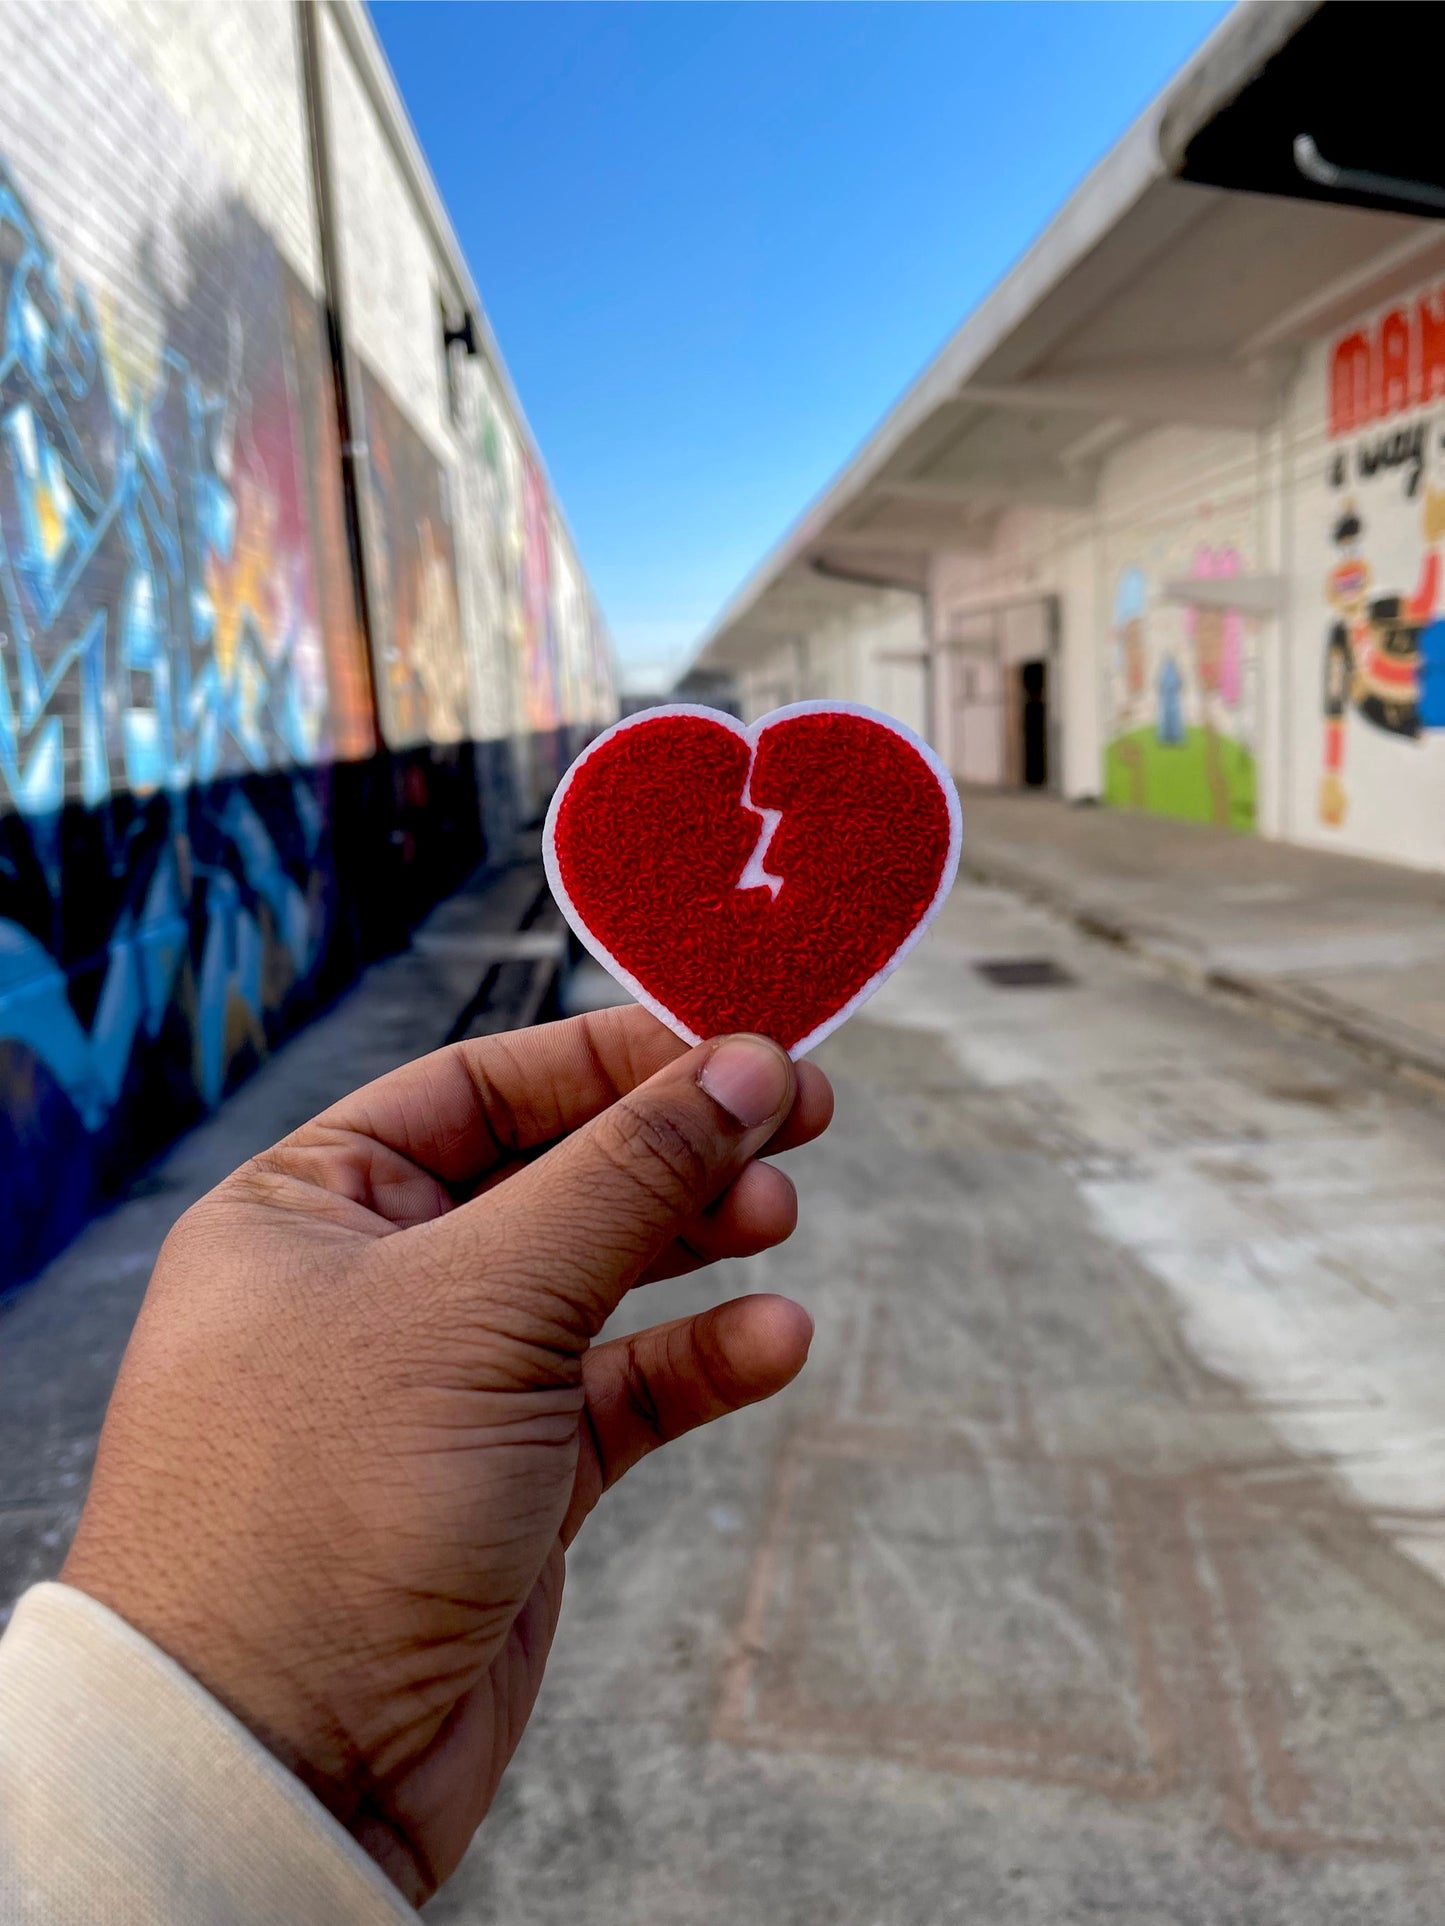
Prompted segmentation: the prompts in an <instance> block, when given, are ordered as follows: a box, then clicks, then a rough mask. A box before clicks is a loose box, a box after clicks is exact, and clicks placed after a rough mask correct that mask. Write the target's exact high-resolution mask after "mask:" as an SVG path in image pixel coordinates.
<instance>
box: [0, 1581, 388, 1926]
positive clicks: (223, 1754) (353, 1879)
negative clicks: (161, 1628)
mask: <svg viewBox="0 0 1445 1926" xmlns="http://www.w3.org/2000/svg"><path fill="white" fill-rule="evenodd" d="M415 1919H416V1914H415V1913H414V1912H413V1911H412V1909H411V1907H410V1906H408V1905H407V1903H406V1902H405V1900H403V1898H402V1897H401V1895H400V1893H398V1892H397V1890H396V1888H395V1887H394V1886H393V1885H392V1884H391V1882H390V1881H389V1880H388V1879H387V1878H386V1877H385V1875H384V1874H383V1873H382V1872H381V1871H380V1869H379V1868H378V1867H377V1866H376V1865H375V1863H374V1862H373V1861H372V1860H371V1859H369V1858H368V1857H367V1855H366V1854H365V1853H364V1852H363V1851H362V1850H361V1848H360V1847H359V1846H358V1845H357V1844H356V1842H355V1840H354V1839H352V1837H351V1836H350V1834H349V1833H348V1832H346V1831H345V1830H344V1828H343V1827H341V1826H340V1825H338V1824H337V1822H336V1820H334V1819H333V1818H332V1817H331V1814H330V1813H329V1812H327V1811H326V1810H325V1808H324V1807H323V1806H322V1805H321V1804H320V1803H319V1801H318V1800H316V1799H315V1798H313V1797H312V1795H311V1793H309V1792H308V1791H307V1790H306V1788H305V1786H303V1785H302V1783H301V1781H300V1780H299V1779H297V1778H296V1777H295V1776H294V1775H293V1774H292V1773H290V1772H288V1771H287V1770H286V1768H285V1767H284V1766H283V1765H282V1764H281V1762H280V1760H279V1759H277V1758H276V1757H275V1756H274V1755H273V1754H272V1753H270V1752H268V1751H267V1750H266V1748H265V1747H264V1746H263V1745H262V1744H261V1743H260V1741H259V1740H258V1739H256V1738H255V1737H254V1736H253V1735H252V1734H251V1733H250V1732H248V1731H247V1729H246V1727H245V1726H243V1725H242V1724H241V1723H240V1721H239V1720H238V1719H235V1718H233V1717H232V1716H231V1714H230V1713H229V1712H227V1711H226V1710H225V1708H224V1707H223V1706H221V1705H219V1704H218V1703H217V1702H216V1700H215V1699H213V1698H212V1697H211V1696H210V1694H209V1693H208V1692H206V1691H205V1690H204V1688H203V1687H201V1686H200V1685H198V1684H197V1682H196V1681H195V1680H194V1679H193V1678H192V1677H191V1676H190V1674H189V1673H188V1672H185V1671H183V1670H182V1668H181V1667H180V1666H179V1665H177V1664H176V1663H175V1661H174V1660H173V1659H169V1658H167V1657H166V1655H165V1653H164V1652H162V1651H160V1650H159V1649H158V1648H157V1647H156V1646H154V1645H152V1644H151V1642H150V1640H149V1639H147V1638H143V1637H142V1636H141V1634H140V1633H139V1632H137V1631H136V1630H135V1629H134V1628H133V1627H132V1626H130V1625H127V1624H126V1622H125V1621H124V1619H121V1618H118V1617H117V1616H116V1615H115V1613H114V1612H111V1611H108V1610H107V1609H106V1607H105V1606H104V1605H101V1604H98V1603H97V1601H96V1600H95V1599H93V1598H90V1597H89V1596H87V1594H85V1593H84V1592H78V1591H74V1590H72V1589H71V1588H70V1587H69V1586H68V1585H36V1586H35V1587H34V1588H33V1589H32V1590H30V1591H28V1592H27V1593H26V1594H25V1596H24V1597H23V1598H22V1599H21V1601H20V1603H19V1604H18V1605H17V1606H16V1608H15V1615H14V1617H13V1619H12V1620H11V1622H10V1627H9V1629H8V1630H7V1632H6V1633H5V1636H4V1638H3V1639H0V1926H20V1923H21V1922H24V1923H25V1926H31V1922H33V1923H34V1926H142V1923H143V1922H144V1926H160V1923H161V1922H165V1926H192V1923H193V1922H194V1926H270V1922H275V1926H298V1922H300V1921H303V1920H304V1921H305V1922H306V1926H332V1922H335V1926H396V1922H397V1921H398V1920H411V1921H415Z"/></svg>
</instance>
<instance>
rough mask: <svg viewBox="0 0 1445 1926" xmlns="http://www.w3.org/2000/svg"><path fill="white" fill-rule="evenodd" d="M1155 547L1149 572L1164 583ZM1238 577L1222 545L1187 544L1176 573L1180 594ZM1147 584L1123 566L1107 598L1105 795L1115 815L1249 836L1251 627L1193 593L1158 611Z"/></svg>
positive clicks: (1232, 551) (1210, 598)
mask: <svg viewBox="0 0 1445 1926" xmlns="http://www.w3.org/2000/svg"><path fill="white" fill-rule="evenodd" d="M1172 559H1174V557H1173V555H1172V554H1171V553H1170V549H1169V548H1168V547H1167V546H1165V545H1163V544H1161V545H1160V548H1159V553H1158V555H1157V556H1156V557H1155V558H1153V559H1152V561H1151V570H1152V569H1153V568H1155V567H1156V566H1157V567H1158V568H1159V569H1160V570H1161V572H1162V573H1163V574H1164V575H1165V577H1166V579H1168V563H1169V561H1170V560H1172ZM1243 572H1244V563H1243V558H1242V556H1241V553H1240V550H1239V548H1238V547H1237V546H1235V544H1233V543H1231V542H1218V543H1211V542H1208V541H1196V543H1195V545H1194V548H1193V552H1192V553H1191V554H1190V556H1189V559H1188V565H1187V568H1186V569H1184V570H1183V571H1182V574H1183V576H1184V578H1185V582H1186V584H1187V583H1189V582H1198V583H1201V584H1203V583H1209V584H1210V585H1211V587H1213V585H1215V584H1220V583H1227V582H1229V581H1230V580H1232V579H1233V578H1235V577H1236V576H1239V575H1241V574H1242V573H1243ZM1150 581H1151V576H1150V574H1147V573H1146V571H1145V569H1144V568H1143V567H1142V566H1141V565H1140V564H1139V563H1137V562H1130V563H1128V564H1127V565H1126V566H1125V567H1123V568H1122V569H1121V570H1120V571H1119V574H1118V576H1117V579H1116V583H1115V590H1114V609H1113V624H1112V636H1111V642H1110V669H1109V677H1108V703H1109V716H1110V727H1109V730H1108V740H1107V743H1106V747H1105V751H1104V794H1105V798H1106V800H1107V801H1109V802H1111V803H1113V804H1115V805H1116V806H1118V807H1120V808H1126V809H1146V810H1152V811H1155V812H1157V813H1159V814H1161V815H1166V816H1179V817H1183V818H1185V819H1186V820H1189V821H1194V822H1208V823H1217V824H1219V825H1221V826H1223V827H1229V828H1233V829H1252V828H1253V827H1254V818H1255V761H1254V750H1253V746H1252V737H1253V720H1254V717H1253V710H1254V688H1253V682H1254V662H1253V650H1252V635H1251V623H1250V621H1249V619H1248V618H1247V617H1246V616H1245V615H1244V614H1243V613H1242V612H1241V611H1240V610H1239V609H1237V608H1231V607H1230V606H1229V603H1228V599H1227V595H1226V597H1224V598H1223V599H1220V598H1218V597H1216V596H1215V595H1213V594H1207V595H1206V594H1205V593H1201V594H1200V596H1199V598H1198V599H1197V600H1190V599H1182V598H1183V597H1187V595H1188V589H1187V587H1186V588H1184V589H1183V590H1182V591H1180V592H1179V598H1176V599H1173V600H1170V601H1169V602H1164V601H1163V600H1162V599H1160V598H1159V597H1157V596H1156V595H1154V594H1153V593H1151V587H1150Z"/></svg>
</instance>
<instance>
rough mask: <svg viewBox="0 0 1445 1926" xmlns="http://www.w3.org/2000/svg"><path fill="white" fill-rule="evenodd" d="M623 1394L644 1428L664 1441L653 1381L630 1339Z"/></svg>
mask: <svg viewBox="0 0 1445 1926" xmlns="http://www.w3.org/2000/svg"><path fill="white" fill-rule="evenodd" d="M622 1395H623V1397H624V1398H625V1399H626V1401H627V1408H628V1410H629V1411H630V1412H631V1413H632V1414H633V1416H634V1417H635V1418H636V1419H637V1420H638V1422H639V1423H640V1424H641V1425H642V1426H643V1428H644V1429H645V1430H646V1431H647V1432H648V1433H649V1434H650V1436H651V1437H653V1438H654V1439H655V1440H656V1441H657V1442H658V1443H659V1444H661V1443H663V1442H664V1440H665V1437H666V1433H665V1431H664V1428H663V1423H662V1411H661V1408H660V1406H659V1405H658V1401H657V1394H656V1392H655V1391H654V1390H653V1388H652V1381H651V1379H650V1378H649V1377H648V1375H647V1367H646V1366H645V1365H644V1364H643V1362H642V1358H641V1356H640V1355H639V1353H638V1347H637V1345H636V1343H635V1342H634V1341H633V1340H631V1339H629V1340H628V1343H627V1349H626V1351H625V1352H624V1353H623V1359H622Z"/></svg>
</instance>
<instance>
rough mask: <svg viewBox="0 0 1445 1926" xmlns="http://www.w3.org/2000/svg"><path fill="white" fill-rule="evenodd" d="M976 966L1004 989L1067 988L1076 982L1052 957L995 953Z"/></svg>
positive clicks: (988, 978)
mask: <svg viewBox="0 0 1445 1926" xmlns="http://www.w3.org/2000/svg"><path fill="white" fill-rule="evenodd" d="M973 967H974V968H975V969H976V970H977V971H978V973H979V975H980V976H982V977H986V978H987V980H988V981H989V982H990V983H993V984H996V985H997V987H998V988H999V989H1000V990H1067V989H1072V988H1073V985H1074V982H1075V978H1073V977H1072V976H1070V975H1069V972H1068V971H1067V970H1066V969H1064V968H1063V967H1062V966H1061V965H1060V964H1058V963H1056V962H1055V961H1054V959H1053V958H1052V957H1051V956H991V957H988V958H986V959H985V961H983V962H982V963H975V964H974V966H973Z"/></svg>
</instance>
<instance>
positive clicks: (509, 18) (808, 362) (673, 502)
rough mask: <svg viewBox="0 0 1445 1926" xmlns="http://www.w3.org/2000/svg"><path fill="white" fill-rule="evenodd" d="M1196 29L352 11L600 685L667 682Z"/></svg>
mask: <svg viewBox="0 0 1445 1926" xmlns="http://www.w3.org/2000/svg"><path fill="white" fill-rule="evenodd" d="M1227 11H1228V9H1227V7H1226V6H1223V5H1219V4H1209V3H1207V0H1190V3H1189V4H1176V3H1175V0H1133V3H1132V4H1105V3H1104V0H1072V3H1070V4H1062V5H1059V4H1045V3H1044V0H1035V3H1034V4H1018V3H1015V4H983V3H982V0H978V3H975V4H958V3H955V4H921V3H920V0H853V4H846V5H845V4H840V3H839V0H813V3H812V4H807V3H804V4H799V3H797V0H773V4H767V5H758V4H753V5H747V4H745V5H734V4H723V3H721V0H700V3H699V4H692V5H676V4H673V5H667V4H654V3H653V0H634V3H633V4H616V3H614V4H601V5H596V4H580V3H577V0H567V3H565V4H563V3H558V0H552V3H550V4H536V3H534V0H517V3H516V4H511V5H499V4H491V5H470V6H464V5H455V4H448V3H447V0H373V4H372V14H373V17H374V18H375V21H376V24H377V27H378V29H379V31H380V34H381V37H382V40H383V42H384V43H385V46H386V50H387V53H388V55H389V56H390V59H391V62H392V65H393V67H394V68H395V70H396V74H397V78H398V80H399V81H400V83H401V88H402V92H403V93H404V95H405V96H406V101H407V105H408V107H409V108H410V110H411V114H412V117H413V119H414V120H415V122H416V126H417V130H418V132H419V134H420V136H421V141H422V145H423V146H424V147H425V149H426V152H427V155H428V158H429V159H430V161H431V165H432V168H433V170H434V172H435V174H436V177H437V180H438V182H439V184H440V186H441V190H442V193H443V195H444V196H445V199H446V201H447V205H448V207H449V208H450V210H451V215H452V219H453V221H454V223H455V225H456V229H457V232H458V234H459V235H460V237H461V241H462V245H463V247H464V248H465V249H466V251H467V255H468V258H469V260H470V262H471V267H472V271H473V274H474V275H475V277H476V281H477V285H478V286H479V287H480V289H481V291H482V298H483V300H484V301H485V303H486V306H487V311H488V314H489V315H490V317H491V320H492V324H493V327H494V328H495V330H496V333H497V336H498V338H499V340H500V343H501V347H502V352H503V354H504V356H505V357H506V361H507V365H508V367H509V369H510V370H511V374H512V378H513V380H514V382H515V384H516V387H517V391H518V393H519V394H520V396H521V399H522V404H523V406H524V407H525V409H526V411H527V415H528V419H529V420H530V422H531V425H532V429H533V432H534V434H535V435H536V437H537V441H538V443H539V445H540V447H541V450H542V454H543V456H544V458H545V460H546V463H547V466H548V468H549V470H550V471H551V474H552V477H553V480H554V482H555V484H556V487H557V490H558V493H559V494H560V496H561V499H562V503H563V506H564V508H565V510H566V513H567V517H568V520H569V522H570V523H571V526H572V529H573V533H574V534H575V536H576V539H577V543H578V546H579V548H580V550H581V553H582V560H583V563H584V565H585V567H586V569H587V572H588V574H589V576H590V577H591V579H592V582H593V584H594V586H595V588H596V590H597V594H598V597H599V599H600V601H601V603H602V607H603V609H604V611H605V612H606V615H607V618H608V621H609V623H610V625H611V628H612V631H613V634H614V636H615V638H616V640H617V644H618V650H619V654H620V656H621V658H622V664H623V673H624V681H625V682H628V683H630V684H634V685H638V686H641V685H644V684H646V685H650V686H661V684H662V683H663V682H664V681H665V680H666V679H667V677H668V675H669V673H670V672H671V671H673V670H675V669H676V668H677V667H678V666H679V665H680V663H681V662H682V661H683V660H684V659H685V657H686V655H687V652H688V650H689V648H690V646H691V645H692V643H693V642H694V641H695V640H696V639H697V637H698V636H699V634H700V633H701V631H702V630H703V629H704V628H705V627H706V625H707V623H708V622H709V621H710V620H711V618H712V617H713V616H714V615H715V614H716V612H717V610H718V609H719V607H720V606H721V605H722V603H723V602H724V601H725V600H726V599H727V597H728V596H729V595H730V594H731V593H732V591H733V590H734V589H735V588H736V587H737V586H738V584H739V583H740V582H741V581H742V580H743V578H744V577H745V576H746V575H747V574H749V573H750V571H751V570H752V569H753V568H754V567H755V566H756V564H757V563H758V562H759V561H760V560H761V559H762V557H763V555H764V554H765V552H766V551H767V550H768V549H769V548H770V547H772V545H773V544H774V542H776V541H777V540H778V538H779V537H780V536H781V535H782V533H783V531H784V530H785V528H786V527H787V526H788V524H789V523H791V522H792V521H793V520H795V519H796V517H797V516H798V515H799V514H800V513H801V511H802V509H803V508H804V506H805V505H806V503H807V502H808V501H809V500H810V498H811V497H812V496H814V495H815V494H817V493H818V491H819V490H820V489H821V488H823V487H824V486H825V484H826V483H827V482H828V480H829V478H830V477H831V476H832V475H833V474H834V473H835V472H836V471H837V469H839V468H840V467H841V466H842V465H843V463H844V462H845V461H846V460H847V459H848V457H849V455H850V454H851V453H852V452H853V450H854V449H855V448H856V447H857V446H858V445H859V443H860V442H862V441H863V440H865V439H866V437H867V435H868V434H869V432H870V431H871V430H872V428H873V427H874V425H875V424H876V423H877V422H878V420H879V419H880V418H881V417H882V416H883V415H884V414H886V412H887V411H888V409H889V408H890V407H891V405H892V404H893V402H894V401H895V400H896V399H897V398H898V396H899V394H900V393H902V391H903V390H904V389H905V388H906V387H907V386H908V385H909V383H910V382H911V381H912V379H913V377H914V376H915V375H916V374H917V372H918V371H919V369H920V368H921V367H922V366H923V364H924V362H925V361H926V360H927V359H928V358H929V357H930V356H931V355H932V354H933V353H934V352H935V351H936V350H937V349H938V348H939V347H940V346H941V344H942V343H943V342H944V340H946V339H947V337H948V336H949V335H950V334H951V333H952V332H953V330H954V328H955V327H957V325H958V323H959V322H960V321H961V320H962V319H963V317H964V315H965V314H966V313H967V312H968V311H969V309H970V308H972V307H973V306H974V305H975V304H976V303H977V302H978V301H979V299H980V298H981V297H982V296H983V295H984V294H985V293H986V292H987V290H988V289H989V287H990V286H991V285H992V284H993V283H994V282H995V281H996V280H997V279H998V278H999V276H1000V275H1001V274H1003V273H1004V272H1005V271H1006V269H1007V268H1008V267H1009V265H1010V263H1011V262H1012V261H1013V260H1014V259H1015V258H1016V257H1017V256H1018V255H1019V254H1020V253H1021V252H1022V251H1023V249H1024V248H1025V247H1026V246H1027V245H1028V243H1029V241H1030V240H1031V239H1032V237H1033V236H1034V235H1035V234H1036V233H1037V232H1038V230H1039V228H1040V227H1042V226H1043V225H1044V224H1045V222H1046V221H1047V220H1048V218H1049V216H1050V215H1051V214H1052V213H1053V212H1054V210H1055V209H1056V208H1057V207H1058V206H1059V204H1060V203H1061V202H1062V201H1063V200H1064V199H1065V197H1066V196H1067V195H1068V193H1069V192H1070V190H1071V189H1072V188H1073V187H1074V186H1075V184H1076V183H1077V182H1078V181H1079V179H1080V178H1081V177H1082V176H1083V175H1084V174H1085V173H1086V172H1087V171H1088V169H1089V167H1090V166H1091V165H1092V163H1093V162H1094V161H1095V160H1097V159H1098V158H1099V156H1100V155H1101V154H1103V153H1104V152H1105V151H1106V150H1107V149H1108V148H1109V147H1110V146H1112V144H1113V142H1114V141H1115V140H1116V139H1117V138H1118V136H1119V135H1120V134H1121V133H1122V132H1123V131H1124V129H1125V127H1127V126H1128V124H1129V122H1130V121H1131V120H1132V119H1133V118H1134V116H1135V115H1136V114H1137V113H1138V112H1139V111H1140V110H1141V108H1143V107H1144V106H1145V104H1146V103H1147V102H1148V100H1149V99H1150V98H1151V96H1152V95H1153V94H1155V93H1156V92H1157V91H1158V90H1159V88H1160V87H1162V86H1163V84H1164V83H1165V82H1166V81H1167V80H1168V78H1169V76H1170V75H1171V74H1172V73H1173V72H1174V71H1175V69H1176V68H1177V67H1178V66H1180V64H1181V63H1182V62H1183V61H1184V60H1185V59H1186V58H1187V57H1188V55H1189V54H1190V53H1191V52H1192V51H1193V50H1194V48H1195V47H1196V46H1197V45H1198V44H1199V42H1200V41H1201V40H1203V39H1204V37H1205V36H1206V34H1207V33H1208V32H1209V31H1210V29H1211V28H1212V27H1213V26H1214V25H1215V23H1216V22H1217V21H1218V20H1219V19H1221V18H1222V17H1223V15H1224V14H1225V13H1226V12H1227Z"/></svg>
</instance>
